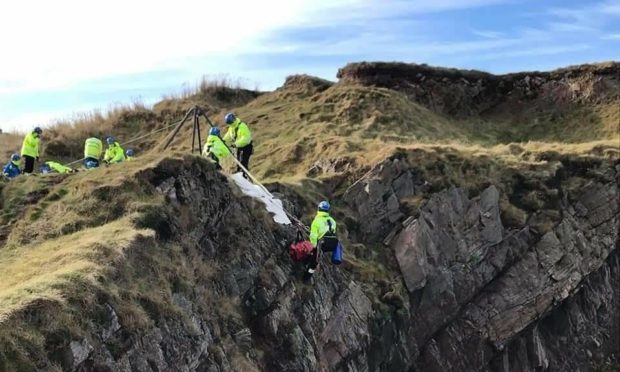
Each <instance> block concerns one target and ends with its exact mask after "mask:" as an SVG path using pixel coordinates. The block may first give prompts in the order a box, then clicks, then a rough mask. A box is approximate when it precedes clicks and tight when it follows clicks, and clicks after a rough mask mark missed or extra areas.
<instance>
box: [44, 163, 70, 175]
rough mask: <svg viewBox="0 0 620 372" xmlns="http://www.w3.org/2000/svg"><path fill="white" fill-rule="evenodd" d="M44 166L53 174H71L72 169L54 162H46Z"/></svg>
mask: <svg viewBox="0 0 620 372" xmlns="http://www.w3.org/2000/svg"><path fill="white" fill-rule="evenodd" d="M45 164H47V165H48V166H49V167H50V168H51V169H52V170H53V171H54V172H58V173H71V172H73V168H71V167H67V166H66V165H62V164H60V163H58V162H55V161H46V162H45Z"/></svg>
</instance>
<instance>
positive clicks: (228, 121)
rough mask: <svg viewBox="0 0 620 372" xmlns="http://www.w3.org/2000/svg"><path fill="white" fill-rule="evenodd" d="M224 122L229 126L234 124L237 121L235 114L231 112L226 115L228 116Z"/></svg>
mask: <svg viewBox="0 0 620 372" xmlns="http://www.w3.org/2000/svg"><path fill="white" fill-rule="evenodd" d="M224 121H225V122H226V124H228V125H230V124H232V123H233V122H234V121H235V114H233V113H232V112H229V113H228V114H226V116H224Z"/></svg>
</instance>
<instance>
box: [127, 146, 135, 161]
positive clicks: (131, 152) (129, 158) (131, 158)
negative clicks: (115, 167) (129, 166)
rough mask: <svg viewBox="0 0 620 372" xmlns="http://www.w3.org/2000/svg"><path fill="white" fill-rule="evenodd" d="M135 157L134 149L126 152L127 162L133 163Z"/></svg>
mask: <svg viewBox="0 0 620 372" xmlns="http://www.w3.org/2000/svg"><path fill="white" fill-rule="evenodd" d="M133 157H134V152H133V149H127V151H125V160H127V161H132V160H133Z"/></svg>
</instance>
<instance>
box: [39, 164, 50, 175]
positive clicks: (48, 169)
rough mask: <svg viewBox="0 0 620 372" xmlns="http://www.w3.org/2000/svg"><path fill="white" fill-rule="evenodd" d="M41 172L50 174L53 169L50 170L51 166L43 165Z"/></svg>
mask: <svg viewBox="0 0 620 372" xmlns="http://www.w3.org/2000/svg"><path fill="white" fill-rule="evenodd" d="M39 170H40V171H41V173H50V172H51V171H52V168H50V166H49V165H47V164H45V163H43V164H42V165H41V167H40V168H39Z"/></svg>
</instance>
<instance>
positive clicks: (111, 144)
mask: <svg viewBox="0 0 620 372" xmlns="http://www.w3.org/2000/svg"><path fill="white" fill-rule="evenodd" d="M105 141H106V143H107V144H108V148H107V149H106V150H105V154H104V155H103V162H104V163H108V164H116V163H120V162H122V161H123V160H125V150H123V148H122V147H121V145H119V144H118V142H116V141H114V137H108V138H106V140H105Z"/></svg>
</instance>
